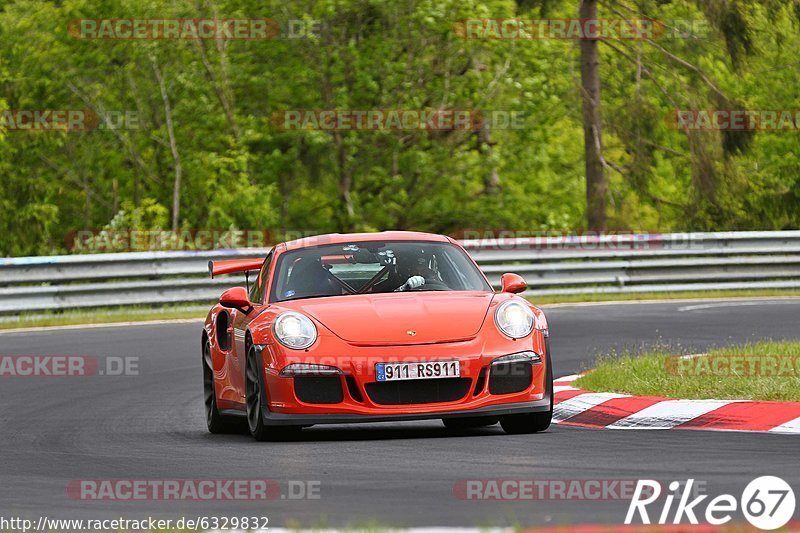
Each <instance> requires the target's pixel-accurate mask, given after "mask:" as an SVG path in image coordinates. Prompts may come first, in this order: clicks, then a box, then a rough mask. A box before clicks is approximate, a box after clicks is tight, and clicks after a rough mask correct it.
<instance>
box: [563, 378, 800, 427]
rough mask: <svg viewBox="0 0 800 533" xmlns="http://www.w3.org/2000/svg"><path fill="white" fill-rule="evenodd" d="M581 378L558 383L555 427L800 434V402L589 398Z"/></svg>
mask: <svg viewBox="0 0 800 533" xmlns="http://www.w3.org/2000/svg"><path fill="white" fill-rule="evenodd" d="M579 377H581V375H580V374H575V375H572V376H565V377H563V378H558V379H557V380H555V381H554V383H553V393H554V396H555V397H554V399H553V404H554V407H553V422H554V423H556V424H565V425H570V426H582V427H590V428H603V429H701V430H715V431H754V432H768V433H794V434H800V402H757V401H748V400H674V399H670V398H661V397H657V396H631V395H628V394H616V393H612V392H588V391H585V390H581V389H578V388H576V387H573V386H572V384H573V382H574V381H575V380H576V379H578V378H579Z"/></svg>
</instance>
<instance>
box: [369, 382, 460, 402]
mask: <svg viewBox="0 0 800 533" xmlns="http://www.w3.org/2000/svg"><path fill="white" fill-rule="evenodd" d="M471 383H472V380H471V379H469V378H442V379H412V380H408V381H388V382H387V381H383V382H376V383H367V384H366V385H364V388H365V389H366V390H367V394H368V395H369V397H370V399H371V400H372V401H373V402H375V403H377V404H380V405H407V404H412V403H440V402H454V401H456V400H460V399H461V398H463V397H464V396H466V395H467V393H468V392H469V389H470V385H471Z"/></svg>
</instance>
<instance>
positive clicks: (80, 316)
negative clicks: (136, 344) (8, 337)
mask: <svg viewBox="0 0 800 533" xmlns="http://www.w3.org/2000/svg"><path fill="white" fill-rule="evenodd" d="M211 305H212V304H211V303H209V304H208V305H206V306H191V307H189V306H186V305H182V306H164V307H159V308H153V307H124V308H103V309H86V310H80V311H64V312H55V311H53V312H46V313H26V314H20V315H17V316H12V317H0V330H4V329H17V328H38V327H47V326H71V325H76V324H111V323H115V322H140V321H147V320H176V319H185V318H205V316H206V313H207V312H208V309H210V308H211Z"/></svg>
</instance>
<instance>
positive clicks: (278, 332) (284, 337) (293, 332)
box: [272, 311, 317, 350]
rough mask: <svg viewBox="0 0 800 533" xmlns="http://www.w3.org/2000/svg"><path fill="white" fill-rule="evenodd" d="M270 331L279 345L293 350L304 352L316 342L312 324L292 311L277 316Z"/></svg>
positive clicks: (315, 332)
mask: <svg viewBox="0 0 800 533" xmlns="http://www.w3.org/2000/svg"><path fill="white" fill-rule="evenodd" d="M272 331H273V332H274V333H275V338H276V339H278V341H279V342H280V343H281V344H283V345H284V346H286V347H287V348H291V349H293V350H304V349H306V348H308V347H309V346H311V345H312V344H314V341H315V340H317V328H316V327H314V323H313V322H311V320H310V319H309V318H308V317H307V316H305V315H301V314H300V313H295V312H293V311H289V312H287V313H283V314H281V315H279V316H278V318H276V319H275V323H274V324H273V325H272Z"/></svg>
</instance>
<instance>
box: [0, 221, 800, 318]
mask: <svg viewBox="0 0 800 533" xmlns="http://www.w3.org/2000/svg"><path fill="white" fill-rule="evenodd" d="M462 244H463V245H464V247H465V248H466V249H467V251H469V252H470V254H471V255H472V256H473V257H474V258H475V260H476V261H477V262H478V264H479V265H480V266H481V268H482V269H483V271H484V272H485V273H486V275H487V276H488V277H489V280H490V281H491V282H492V284H493V285H495V286H499V282H500V276H501V275H502V274H503V273H504V272H516V273H518V274H520V275H522V276H523V277H524V278H525V279H526V281H527V282H528V286H529V287H530V289H531V290H529V291H527V292H526V293H525V294H526V295H528V296H539V295H558V294H597V293H606V294H608V293H611V294H613V293H637V292H681V291H708V290H728V289H793V288H800V231H782V232H724V233H672V234H656V235H650V234H648V235H643V234H632V235H605V236H587V237H546V238H545V237H534V238H529V239H499V240H498V239H486V240H466V241H462ZM266 253H267V250H266V249H237V250H215V251H204V252H133V253H122V254H97V255H68V256H52V257H17V258H7V259H0V313H3V314H11V313H19V312H26V311H44V310H60V309H78V308H91V307H114V306H131V305H142V306H148V305H160V304H175V303H197V302H203V303H205V302H212V301H214V300H215V299H216V298H217V297H218V296H219V294H220V293H221V292H222V291H223V290H224V289H225V288H227V287H230V286H233V285H237V284H244V276H224V277H222V278H217V279H209V278H208V269H207V264H208V261H209V260H210V259H222V258H236V257H242V258H244V257H258V256H264V255H266Z"/></svg>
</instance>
